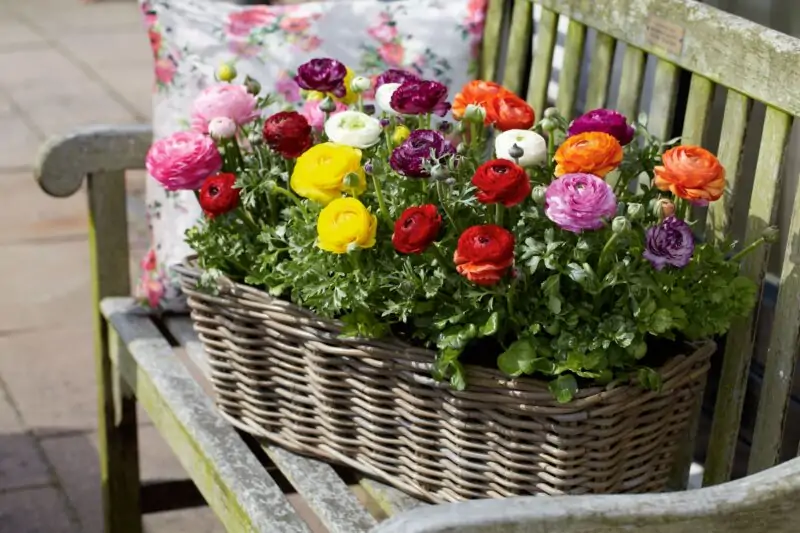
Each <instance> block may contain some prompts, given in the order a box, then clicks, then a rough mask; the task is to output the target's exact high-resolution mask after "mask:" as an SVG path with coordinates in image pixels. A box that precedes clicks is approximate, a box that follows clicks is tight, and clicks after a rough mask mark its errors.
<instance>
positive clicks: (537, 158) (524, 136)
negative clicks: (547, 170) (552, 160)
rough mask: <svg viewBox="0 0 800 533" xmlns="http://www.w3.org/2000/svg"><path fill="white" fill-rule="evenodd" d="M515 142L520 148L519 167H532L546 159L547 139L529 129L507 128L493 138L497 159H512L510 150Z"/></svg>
mask: <svg viewBox="0 0 800 533" xmlns="http://www.w3.org/2000/svg"><path fill="white" fill-rule="evenodd" d="M515 144H516V145H517V146H518V147H519V148H520V149H521V150H522V155H520V156H519V161H518V163H519V165H520V166H521V167H526V168H527V167H534V166H536V165H541V164H543V163H545V162H546V161H547V141H545V140H544V137H542V136H541V135H539V134H538V133H536V132H533V131H530V130H508V131H504V132H503V133H501V134H500V135H498V136H497V138H496V139H495V140H494V151H495V154H497V157H498V158H499V159H508V160H510V161H514V160H515V158H514V157H512V156H511V153H510V152H511V151H512V147H513V146H514V145H515Z"/></svg>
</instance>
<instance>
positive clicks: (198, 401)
mask: <svg viewBox="0 0 800 533" xmlns="http://www.w3.org/2000/svg"><path fill="white" fill-rule="evenodd" d="M101 308H102V311H103V314H104V316H105V317H106V319H107V320H108V322H109V323H110V324H111V326H112V327H113V331H114V335H118V336H119V339H120V342H122V343H123V344H124V345H125V347H126V350H121V351H119V353H117V354H115V355H116V359H115V360H114V364H115V367H116V369H117V370H118V371H119V372H120V374H121V375H122V376H123V377H124V379H125V381H126V382H127V383H128V384H129V385H130V386H131V387H132V388H133V390H134V392H135V393H136V397H137V399H138V400H139V403H141V404H142V406H143V407H144V408H145V410H146V411H147V413H148V414H149V415H150V418H151V419H152V420H153V423H154V424H155V426H156V427H157V428H158V430H159V433H161V435H162V436H163V437H164V439H165V440H166V442H167V443H168V444H169V445H170V447H171V448H172V451H173V452H174V453H175V455H176V457H177V458H178V459H179V460H180V462H181V464H182V465H183V467H184V468H185V469H186V471H187V472H188V473H189V475H190V476H191V477H192V479H193V480H194V482H195V484H196V485H197V487H198V489H199V490H200V492H201V493H202V494H203V496H204V497H205V498H206V501H207V502H208V504H209V505H210V506H211V508H212V509H213V510H214V511H215V513H216V514H217V516H218V517H219V518H220V520H221V521H222V523H223V525H224V526H225V527H226V528H227V530H228V531H237V532H238V531H242V532H250V531H253V532H264V533H267V532H269V533H272V532H275V531H280V532H282V533H283V532H285V533H294V532H298V533H309V529H308V527H307V526H306V525H305V523H304V522H303V521H302V520H300V518H299V517H297V515H296V514H295V513H294V511H293V510H292V507H291V505H290V504H289V502H288V501H287V500H286V498H285V497H284V495H283V493H282V492H281V490H280V488H279V487H278V486H277V485H276V484H275V482H274V481H273V480H272V479H271V478H270V477H269V475H268V474H267V472H266V470H265V469H264V468H263V467H262V466H261V465H260V464H259V462H258V460H257V459H256V458H255V456H254V455H253V454H252V453H250V451H249V450H248V448H247V446H246V445H245V443H244V442H242V440H241V438H240V437H239V436H238V435H237V434H236V432H235V431H234V430H233V428H232V427H231V426H230V424H228V423H227V422H225V421H224V420H223V419H222V417H221V416H220V415H219V414H218V413H217V412H216V410H215V409H214V406H213V404H212V403H211V400H210V399H209V398H208V396H207V395H206V394H205V393H204V392H203V390H202V389H201V388H200V385H199V384H198V383H197V382H196V381H194V379H193V378H192V377H191V376H190V375H189V373H188V371H187V370H186V368H185V367H184V366H183V365H182V364H181V363H180V361H178V360H177V358H176V357H175V354H174V353H173V351H172V348H171V347H170V346H169V344H168V343H167V341H166V339H165V338H164V337H163V336H162V335H161V333H160V332H159V331H158V329H157V328H156V327H155V326H154V325H153V323H152V322H151V321H150V318H149V317H148V316H146V315H144V314H137V313H136V311H135V304H134V302H133V301H132V300H131V299H129V298H112V299H106V300H104V301H103V302H102V303H101ZM112 346H113V344H112Z"/></svg>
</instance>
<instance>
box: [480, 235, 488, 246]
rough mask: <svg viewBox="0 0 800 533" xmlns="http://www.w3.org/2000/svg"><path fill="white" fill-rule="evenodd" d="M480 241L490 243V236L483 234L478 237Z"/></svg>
mask: <svg viewBox="0 0 800 533" xmlns="http://www.w3.org/2000/svg"><path fill="white" fill-rule="evenodd" d="M478 242H479V243H481V244H489V237H486V236H485V235H481V236H480V237H478Z"/></svg>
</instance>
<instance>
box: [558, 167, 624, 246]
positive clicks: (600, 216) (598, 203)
mask: <svg viewBox="0 0 800 533" xmlns="http://www.w3.org/2000/svg"><path fill="white" fill-rule="evenodd" d="M544 202H545V203H544V212H545V214H546V215H547V218H549V219H550V220H552V221H553V222H555V224H556V225H557V226H558V227H559V228H561V229H564V230H567V231H571V232H573V233H580V232H582V231H583V230H596V229H600V228H602V227H603V224H604V222H603V221H604V219H609V218H611V217H613V216H614V215H615V214H616V213H617V197H616V196H614V191H613V190H612V189H611V186H610V185H609V184H608V183H606V182H605V181H603V180H602V179H600V178H598V177H597V176H595V175H592V174H564V175H563V176H561V177H560V178H558V179H557V180H554V181H553V182H552V183H550V185H549V186H548V187H547V191H545V194H544Z"/></svg>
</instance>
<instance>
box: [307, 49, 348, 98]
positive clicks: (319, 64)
mask: <svg viewBox="0 0 800 533" xmlns="http://www.w3.org/2000/svg"><path fill="white" fill-rule="evenodd" d="M346 76H347V67H345V66H344V63H342V62H341V61H337V60H335V59H331V58H317V59H312V60H311V61H308V62H306V63H303V64H302V65H300V66H299V67H298V68H297V76H295V78H294V80H295V81H296V82H297V85H299V86H300V88H301V89H305V90H307V91H319V92H323V93H331V94H332V95H333V96H337V97H339V98H343V97H344V96H345V95H346V94H347V87H346V86H345V81H344V79H345V77H346Z"/></svg>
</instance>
